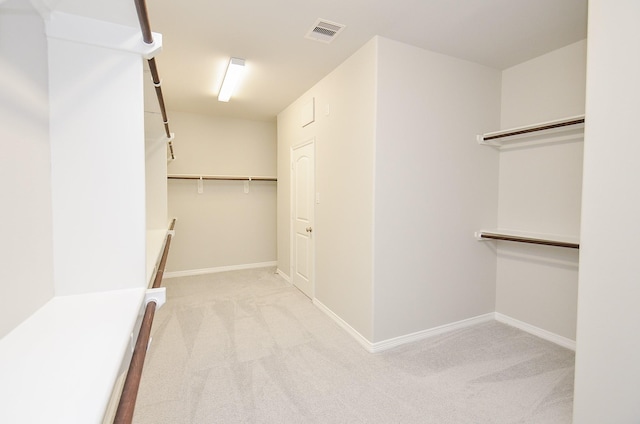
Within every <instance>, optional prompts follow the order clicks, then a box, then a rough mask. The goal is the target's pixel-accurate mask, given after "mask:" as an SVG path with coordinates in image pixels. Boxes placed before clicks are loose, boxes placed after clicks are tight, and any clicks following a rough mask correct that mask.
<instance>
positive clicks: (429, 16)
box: [40, 0, 587, 120]
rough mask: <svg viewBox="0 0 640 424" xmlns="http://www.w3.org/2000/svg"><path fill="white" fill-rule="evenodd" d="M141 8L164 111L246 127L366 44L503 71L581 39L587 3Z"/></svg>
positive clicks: (228, 0)
mask: <svg viewBox="0 0 640 424" xmlns="http://www.w3.org/2000/svg"><path fill="white" fill-rule="evenodd" d="M40 1H42V2H44V3H49V4H54V5H56V6H57V8H59V9H63V10H64V8H65V5H66V4H67V3H68V4H73V5H74V6H73V7H71V6H68V9H70V11H74V10H73V8H78V7H80V8H82V7H84V8H88V6H87V4H93V6H97V5H100V4H103V5H104V4H111V5H112V6H113V4H114V3H116V2H114V1H113V0H112V1H110V2H104V1H100V2H98V1H97V0H85V1H82V2H78V1H77V0H40ZM129 1H130V2H131V4H132V3H133V0H129ZM118 2H120V0H119V1H118ZM147 6H148V10H149V14H150V17H151V27H152V29H153V31H154V32H159V33H162V34H163V51H162V53H160V54H159V55H158V56H157V57H156V61H157V63H158V69H159V71H160V76H161V78H162V80H163V85H162V87H163V92H164V95H165V102H166V104H167V108H168V109H169V111H171V110H180V111H187V112H194V113H200V114H209V115H216V116H226V117H238V118H245V119H255V120H272V119H274V117H275V116H276V115H277V113H278V112H280V111H281V110H282V109H284V108H285V107H286V106H287V105H289V104H290V103H291V102H292V101H293V100H295V99H296V98H298V97H299V96H300V95H301V94H303V93H304V92H305V91H306V90H307V89H309V88H311V86H312V85H313V84H315V83H316V82H317V81H319V80H321V79H322V78H323V77H324V76H325V75H327V74H328V73H329V72H330V71H331V70H332V69H334V68H335V67H336V66H337V65H339V64H340V63H341V62H343V61H344V60H345V59H346V58H347V57H349V56H350V55H351V54H352V53H354V52H355V51H356V50H357V49H358V48H360V47H361V46H362V45H364V44H365V43H366V42H367V41H369V40H370V39H371V38H372V37H373V36H374V35H381V36H384V37H388V38H391V39H394V40H397V41H401V42H404V43H408V44H412V45H414V46H418V47H422V48H425V49H428V50H432V51H435V52H440V53H444V54H447V55H451V56H455V57H459V58H462V59H467V60H470V61H473V62H477V63H481V64H484V65H487V66H491V67H494V68H499V69H504V68H508V67H510V66H513V65H515V64H518V63H521V62H524V61H526V60H528V59H531V58H534V57H536V56H539V55H541V54H543V53H546V52H549V51H551V50H555V49H557V48H560V47H563V46H566V45H568V44H571V43H573V42H575V41H578V40H581V39H583V38H585V37H586V30H587V28H586V27H587V0H393V1H391V0H387V1H383V0H324V1H319V0H218V1H212V0H190V1H188V2H182V1H178V0H147ZM54 7H55V6H54ZM130 10H131V9H129V12H123V13H121V15H122V18H121V22H122V23H130V22H131V20H132V16H133V13H132V12H131V11H130ZM102 13H103V14H104V13H105V12H102ZM83 14H85V15H90V13H89V12H86V11H84V12H83ZM318 18H323V19H326V20H329V21H334V22H338V23H341V24H344V25H346V29H345V30H343V31H342V32H341V33H340V35H338V37H337V38H336V39H335V40H334V41H333V42H332V43H331V44H324V43H320V42H317V41H312V40H309V39H306V38H304V36H305V34H306V33H307V32H308V30H309V29H310V28H311V26H312V25H313V24H314V23H315V21H316V20H317V19H318ZM136 24H137V23H136ZM231 56H235V57H240V58H244V59H246V68H247V72H246V75H245V78H244V80H243V81H242V83H241V85H240V86H239V89H238V91H237V93H236V95H235V96H234V97H233V98H232V99H231V101H230V102H229V103H220V102H218V101H217V98H216V95H217V92H218V89H219V85H220V82H221V79H222V76H223V75H224V71H225V67H226V64H227V62H228V60H229V57H231Z"/></svg>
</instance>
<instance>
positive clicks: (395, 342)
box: [369, 313, 494, 353]
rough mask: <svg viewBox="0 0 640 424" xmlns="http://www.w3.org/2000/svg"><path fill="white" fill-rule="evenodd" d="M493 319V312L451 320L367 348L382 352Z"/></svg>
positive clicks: (371, 350) (373, 351)
mask: <svg viewBox="0 0 640 424" xmlns="http://www.w3.org/2000/svg"><path fill="white" fill-rule="evenodd" d="M493 320H494V317H493V313H488V314H484V315H478V316H476V317H472V318H467V319H463V320H461V321H456V322H452V323H450V324H444V325H441V326H438V327H433V328H428V329H426V330H422V331H417V332H415V333H411V334H406V335H404V336H399V337H394V338H393V339H388V340H383V341H381V342H376V343H371V348H370V349H369V351H370V352H372V353H376V352H382V351H383V350H387V349H392V348H394V347H397V346H400V345H403V344H407V343H412V342H417V341H418V340H423V339H426V338H429V337H433V336H437V335H439V334H444V333H448V332H450V331H454V330H460V329H462V328H467V327H471V326H473V325H477V324H482V323H485V322H490V321H493Z"/></svg>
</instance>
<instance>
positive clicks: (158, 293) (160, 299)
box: [144, 287, 167, 309]
mask: <svg viewBox="0 0 640 424" xmlns="http://www.w3.org/2000/svg"><path fill="white" fill-rule="evenodd" d="M166 301H167V288H166V287H158V288H156V289H147V291H146V293H145V294H144V304H145V306H146V305H148V304H149V302H155V303H156V309H160V307H161V306H162V305H164V304H165V303H166Z"/></svg>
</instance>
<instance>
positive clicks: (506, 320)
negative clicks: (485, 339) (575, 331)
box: [495, 312, 576, 351]
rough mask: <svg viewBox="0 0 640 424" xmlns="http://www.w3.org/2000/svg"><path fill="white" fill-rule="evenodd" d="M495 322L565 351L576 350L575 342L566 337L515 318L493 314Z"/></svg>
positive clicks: (498, 313)
mask: <svg viewBox="0 0 640 424" xmlns="http://www.w3.org/2000/svg"><path fill="white" fill-rule="evenodd" d="M495 320H496V321H498V322H501V323H503V324H507V325H510V326H512V327H516V328H518V329H520V330H522V331H525V332H527V333H529V334H533V335H534V336H537V337H540V338H541V339H545V340H547V341H550V342H552V343H555V344H557V345H560V346H562V347H566V348H567V349H571V350H573V351H575V350H576V342H575V340H571V339H569V338H567V337H564V336H560V335H558V334H555V333H552V332H550V331H547V330H544V329H542V328H540V327H536V326H534V325H531V324H527V323H526V322H523V321H519V320H517V319H515V318H511V317H510V316H507V315H504V314H501V313H500V312H496V313H495Z"/></svg>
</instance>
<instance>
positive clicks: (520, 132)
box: [477, 115, 585, 147]
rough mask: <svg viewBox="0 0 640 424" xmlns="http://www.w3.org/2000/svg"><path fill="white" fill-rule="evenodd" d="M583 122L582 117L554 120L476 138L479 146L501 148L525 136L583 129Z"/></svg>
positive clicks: (583, 118)
mask: <svg viewBox="0 0 640 424" xmlns="http://www.w3.org/2000/svg"><path fill="white" fill-rule="evenodd" d="M584 122H585V117H584V115H578V116H571V117H568V118H562V119H556V120H553V121H547V122H541V123H538V124H533V125H526V126H523V127H516V128H510V129H507V130H500V131H495V132H489V133H485V134H480V135H478V136H477V141H478V143H479V144H482V145H485V146H493V147H501V146H502V142H504V141H512V140H516V139H520V138H524V137H527V136H532V135H536V136H538V135H549V134H556V133H560V132H567V131H575V130H577V129H581V128H584ZM535 133H538V134H535Z"/></svg>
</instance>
